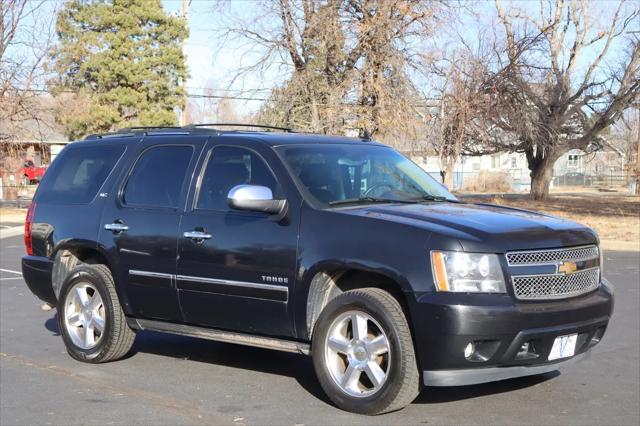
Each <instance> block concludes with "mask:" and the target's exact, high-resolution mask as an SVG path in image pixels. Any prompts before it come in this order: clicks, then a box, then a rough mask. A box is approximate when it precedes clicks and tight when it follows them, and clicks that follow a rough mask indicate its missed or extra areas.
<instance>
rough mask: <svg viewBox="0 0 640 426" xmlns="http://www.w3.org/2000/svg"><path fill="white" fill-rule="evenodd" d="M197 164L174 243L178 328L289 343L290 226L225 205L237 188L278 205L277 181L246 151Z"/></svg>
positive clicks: (230, 150) (217, 150)
mask: <svg viewBox="0 0 640 426" xmlns="http://www.w3.org/2000/svg"><path fill="white" fill-rule="evenodd" d="M203 157H204V158H203V161H202V166H201V169H200V175H199V177H198V185H197V188H196V189H195V191H194V195H193V197H192V198H193V205H192V206H191V207H192V208H191V209H190V211H189V209H187V210H188V211H187V212H186V213H185V215H184V217H183V218H182V221H181V225H180V237H179V242H178V254H179V259H178V266H177V287H178V291H179V297H180V304H181V307H182V310H183V313H184V317H185V320H186V322H188V323H191V324H198V325H205V326H211V327H215V328H220V329H226V330H233V331H243V332H248V333H254V334H270V335H280V336H283V337H286V336H291V335H292V333H293V330H292V327H291V324H290V321H289V312H288V302H289V300H290V297H291V295H290V289H291V288H293V281H294V275H295V266H296V243H297V229H296V226H295V225H294V224H292V223H291V222H290V221H289V220H287V219H283V220H278V219H274V217H273V216H270V215H268V214H266V213H257V212H247V211H238V210H233V209H231V208H230V207H229V206H228V204H227V194H228V192H229V190H230V189H231V188H233V187H234V186H236V185H240V184H251V185H262V186H266V187H268V188H270V189H271V190H272V191H273V193H274V195H275V196H276V197H282V196H284V195H283V194H282V189H281V187H280V185H279V184H278V180H277V179H276V177H275V175H274V173H273V172H272V171H271V169H270V168H269V167H268V166H267V163H266V162H265V161H264V159H263V158H262V156H261V155H260V154H259V153H258V152H257V151H255V150H253V149H252V148H251V147H249V146H241V145H234V146H228V145H219V144H214V143H212V144H211V145H210V146H209V147H208V151H207V153H206V154H204V155H203Z"/></svg>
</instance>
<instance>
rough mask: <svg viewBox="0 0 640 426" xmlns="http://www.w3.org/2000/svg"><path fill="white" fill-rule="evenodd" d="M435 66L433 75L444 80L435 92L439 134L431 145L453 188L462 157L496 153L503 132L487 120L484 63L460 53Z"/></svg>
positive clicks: (455, 52)
mask: <svg viewBox="0 0 640 426" xmlns="http://www.w3.org/2000/svg"><path fill="white" fill-rule="evenodd" d="M446 56H447V57H446V59H444V60H442V61H440V63H438V64H436V65H435V66H434V69H433V75H435V76H438V77H439V79H440V80H442V87H441V88H440V89H439V90H438V91H437V92H436V93H437V97H438V99H439V101H438V108H437V115H436V119H435V128H436V129H437V131H436V132H435V133H436V134H435V135H434V136H433V137H432V145H433V147H434V150H435V151H436V153H437V154H438V160H439V165H440V175H441V176H442V182H443V183H444V184H445V185H447V186H448V187H452V184H453V171H454V168H455V165H456V164H457V163H458V161H459V160H460V158H461V156H462V155H481V154H486V153H488V152H492V150H495V148H492V147H495V146H496V145H498V144H499V143H498V142H497V141H499V140H500V139H499V138H500V137H501V136H502V135H503V133H504V132H502V131H501V129H499V128H497V127H495V126H493V125H492V123H491V122H490V121H489V120H488V119H487V108H488V103H487V97H486V94H485V89H484V84H485V80H484V79H485V69H486V66H485V64H484V63H483V60H482V59H481V58H480V57H478V56H473V55H470V54H469V51H468V50H465V49H458V50H456V51H454V52H450V53H449V54H447V55H446Z"/></svg>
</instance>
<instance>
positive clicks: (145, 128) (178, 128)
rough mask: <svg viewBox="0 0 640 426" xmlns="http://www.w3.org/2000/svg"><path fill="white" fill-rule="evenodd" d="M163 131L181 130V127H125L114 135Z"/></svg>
mask: <svg viewBox="0 0 640 426" xmlns="http://www.w3.org/2000/svg"><path fill="white" fill-rule="evenodd" d="M163 129H172V130H181V129H182V127H180V126H133V127H125V128H122V129H118V130H117V131H116V133H131V132H135V131H145V130H163Z"/></svg>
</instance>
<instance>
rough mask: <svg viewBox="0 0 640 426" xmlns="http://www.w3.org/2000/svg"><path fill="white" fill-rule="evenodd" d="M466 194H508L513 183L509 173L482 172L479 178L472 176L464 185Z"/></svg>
mask: <svg viewBox="0 0 640 426" xmlns="http://www.w3.org/2000/svg"><path fill="white" fill-rule="evenodd" d="M462 191H464V192H508V191H511V181H510V178H509V174H508V173H504V172H490V171H487V170H482V171H481V172H480V173H479V174H478V175H477V176H471V177H468V178H467V179H465V180H464V182H463V184H462Z"/></svg>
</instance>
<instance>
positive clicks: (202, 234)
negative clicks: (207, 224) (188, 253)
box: [182, 231, 212, 241]
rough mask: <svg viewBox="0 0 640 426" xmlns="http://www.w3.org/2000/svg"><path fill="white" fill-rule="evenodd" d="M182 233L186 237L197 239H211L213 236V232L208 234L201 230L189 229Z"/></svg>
mask: <svg viewBox="0 0 640 426" xmlns="http://www.w3.org/2000/svg"><path fill="white" fill-rule="evenodd" d="M182 235H184V237H185V238H190V239H192V240H196V241H197V240H200V241H202V240H209V239H211V237H212V235H211V234H207V233H206V232H201V231H187V232H185V233H184V234H182Z"/></svg>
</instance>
